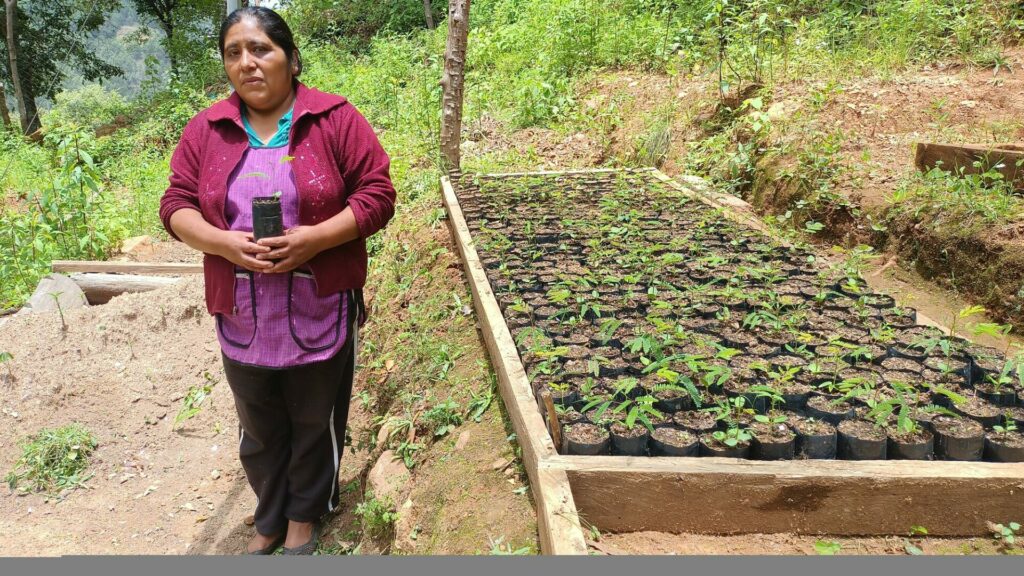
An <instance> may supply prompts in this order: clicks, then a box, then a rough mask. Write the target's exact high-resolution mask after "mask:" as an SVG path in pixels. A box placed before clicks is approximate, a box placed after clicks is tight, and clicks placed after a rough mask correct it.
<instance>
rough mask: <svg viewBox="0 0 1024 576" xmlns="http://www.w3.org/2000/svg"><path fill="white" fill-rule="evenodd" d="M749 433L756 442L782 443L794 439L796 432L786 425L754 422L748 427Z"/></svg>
mask: <svg viewBox="0 0 1024 576" xmlns="http://www.w3.org/2000/svg"><path fill="white" fill-rule="evenodd" d="M750 433H751V434H753V435H754V437H755V438H757V439H758V440H761V441H770V442H784V441H787V440H790V439H792V438H795V437H796V432H794V431H793V430H792V429H791V428H790V427H789V426H788V425H787V424H786V423H779V424H772V423H770V422H756V421H755V422H753V423H752V424H751V425H750Z"/></svg>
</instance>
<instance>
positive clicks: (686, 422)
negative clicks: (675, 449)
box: [673, 410, 718, 436]
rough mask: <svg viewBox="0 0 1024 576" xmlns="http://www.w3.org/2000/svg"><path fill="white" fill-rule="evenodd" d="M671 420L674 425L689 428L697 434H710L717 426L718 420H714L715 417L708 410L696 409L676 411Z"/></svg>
mask: <svg viewBox="0 0 1024 576" xmlns="http://www.w3.org/2000/svg"><path fill="white" fill-rule="evenodd" d="M673 422H675V424H676V426H679V427H680V428H682V429H684V430H689V431H690V432H693V433H694V434H696V435H697V436H700V435H701V434H710V433H711V432H713V431H714V430H716V429H717V428H718V420H715V417H714V416H713V415H712V414H711V413H710V412H701V411H698V410H686V411H683V412H676V413H675V415H674V416H673Z"/></svg>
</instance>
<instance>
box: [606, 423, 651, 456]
mask: <svg viewBox="0 0 1024 576" xmlns="http://www.w3.org/2000/svg"><path fill="white" fill-rule="evenodd" d="M609 432H610V433H611V437H612V453H613V454H619V455H621V456H643V455H645V454H647V442H648V441H649V440H650V439H651V433H650V431H648V430H647V428H645V427H644V426H643V425H642V424H640V423H637V424H635V425H634V426H633V427H632V428H627V427H626V425H625V424H623V423H622V422H615V423H614V424H612V425H611V427H610V428H609Z"/></svg>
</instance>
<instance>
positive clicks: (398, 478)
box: [366, 450, 410, 506]
mask: <svg viewBox="0 0 1024 576" xmlns="http://www.w3.org/2000/svg"><path fill="white" fill-rule="evenodd" d="M409 478H410V476H409V470H408V468H406V467H405V463H404V462H402V459H401V458H398V457H397V456H396V455H395V453H394V452H393V451H392V450H385V451H384V453H383V454H381V455H380V458H378V459H377V462H376V463H375V464H374V465H373V468H372V469H371V470H370V473H369V474H368V475H367V477H366V484H367V486H368V487H369V489H370V490H371V491H372V492H373V496H374V497H375V498H377V499H378V500H381V501H383V500H386V499H387V500H390V501H391V503H392V504H394V505H396V506H397V505H398V503H399V502H401V500H400V499H399V497H400V496H401V494H402V492H403V491H404V490H405V486H406V484H408V483H409Z"/></svg>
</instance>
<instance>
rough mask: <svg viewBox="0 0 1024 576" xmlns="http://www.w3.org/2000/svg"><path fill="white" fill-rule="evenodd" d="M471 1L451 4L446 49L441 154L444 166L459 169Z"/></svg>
mask: <svg viewBox="0 0 1024 576" xmlns="http://www.w3.org/2000/svg"><path fill="white" fill-rule="evenodd" d="M469 1H470V0H451V1H450V2H449V3H448V45H447V47H446V48H445V51H444V75H443V76H442V77H441V87H442V88H443V93H442V96H441V154H442V156H444V160H445V164H446V166H445V168H446V169H448V170H459V169H460V167H461V165H460V163H459V161H460V152H459V144H461V142H462V95H463V88H464V87H465V76H464V74H463V72H464V69H465V66H466V45H467V44H468V43H469Z"/></svg>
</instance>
